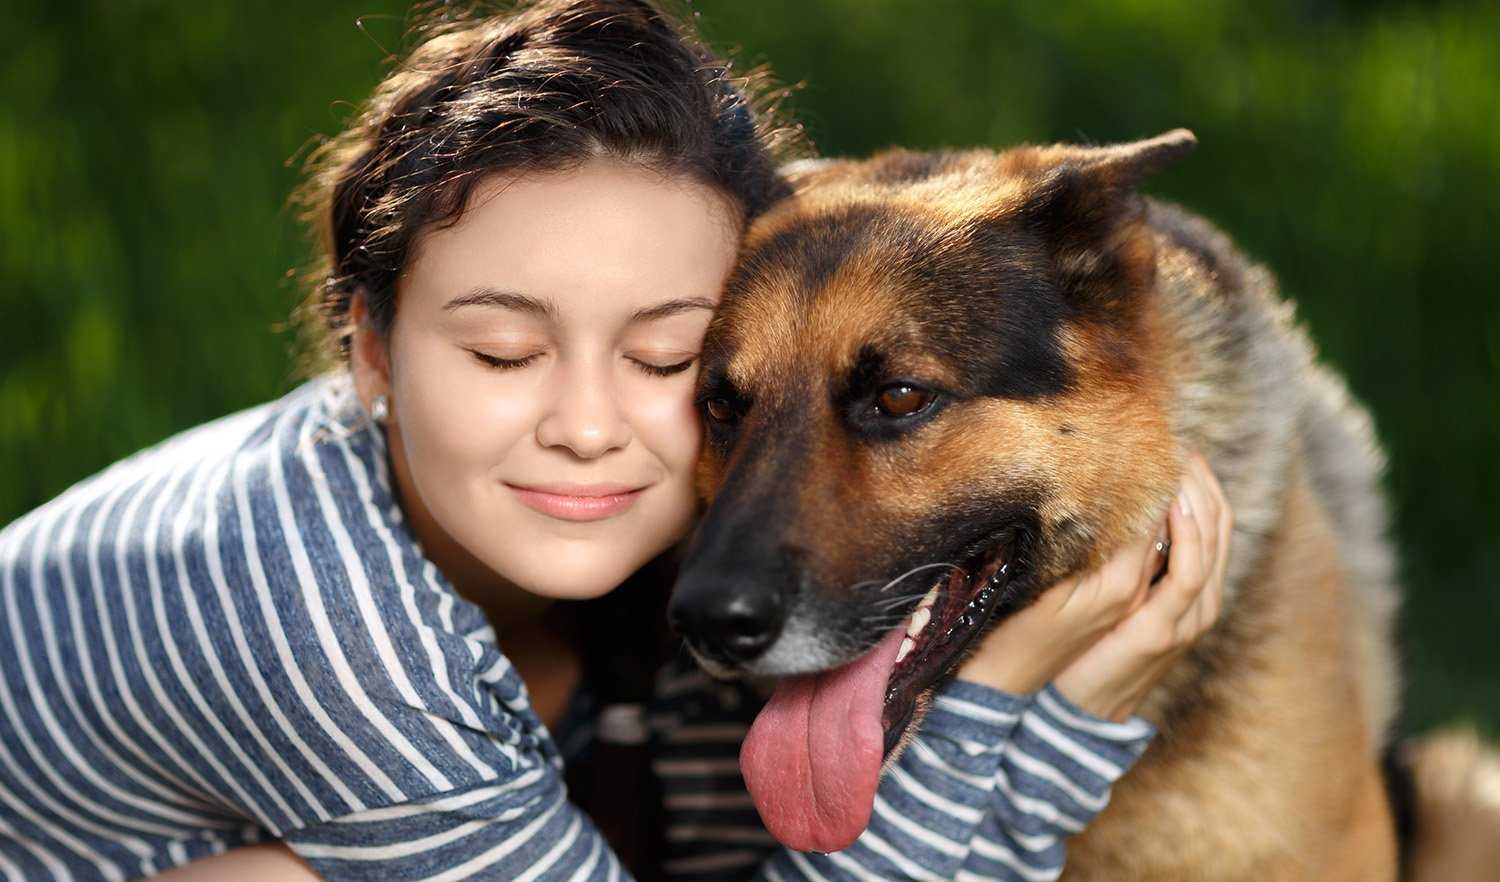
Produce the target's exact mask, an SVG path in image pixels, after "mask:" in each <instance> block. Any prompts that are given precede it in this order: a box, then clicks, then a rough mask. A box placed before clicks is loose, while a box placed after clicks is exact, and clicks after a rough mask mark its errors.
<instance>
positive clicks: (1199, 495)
mask: <svg viewBox="0 0 1500 882" xmlns="http://www.w3.org/2000/svg"><path fill="white" fill-rule="evenodd" d="M1217 484H1218V482H1217V481H1215V480H1214V476H1213V471H1212V470H1211V469H1209V467H1208V461H1207V460H1205V459H1204V458H1203V457H1202V455H1201V454H1198V453H1194V454H1192V456H1190V457H1189V458H1188V467H1187V470H1186V473H1185V474H1184V475H1183V479H1182V491H1183V492H1184V493H1186V494H1187V495H1188V498H1189V499H1190V500H1192V504H1193V519H1194V521H1195V522H1196V523H1197V524H1198V527H1199V530H1200V532H1201V533H1202V539H1203V560H1204V561H1205V562H1206V563H1208V564H1209V566H1206V567H1205V568H1204V569H1205V571H1207V570H1211V569H1212V564H1213V562H1214V561H1215V560H1216V559H1217V557H1218V551H1219V531H1218V522H1219V512H1221V511H1222V510H1223V508H1224V506H1223V505H1222V503H1221V497H1219V496H1218V494H1217V493H1215V492H1214V488H1215V487H1216V486H1217Z"/></svg>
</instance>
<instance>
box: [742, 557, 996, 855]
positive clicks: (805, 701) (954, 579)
mask: <svg viewBox="0 0 1500 882" xmlns="http://www.w3.org/2000/svg"><path fill="white" fill-rule="evenodd" d="M1014 537H1015V534H1014V533H1007V534H1006V537H1005V538H1000V539H997V540H995V541H993V542H992V543H991V544H989V545H988V548H987V550H985V551H982V552H979V553H976V554H975V555H973V556H972V557H970V558H969V559H968V560H967V561H965V563H964V564H963V566H962V567H960V568H953V569H950V570H948V571H947V572H946V573H945V575H944V576H943V577H942V578H940V579H938V580H937V581H936V582H935V583H934V584H933V585H932V587H931V589H930V590H929V591H928V592H927V593H926V595H925V596H923V597H922V598H921V600H920V601H919V602H917V603H916V604H915V606H914V607H913V608H912V611H911V613H910V615H908V616H907V617H906V618H905V620H904V621H903V623H902V624H901V625H899V626H897V627H895V628H893V629H891V630H890V631H888V632H886V633H885V634H884V635H882V636H880V637H879V639H878V641H877V642H876V643H875V645H874V646H873V648H871V649H870V650H869V651H867V652H865V653H864V654H863V655H861V656H860V657H859V658H857V659H855V660H854V661H852V662H850V663H849V664H846V665H844V666H843V667H840V668H836V669H834V670H830V671H823V672H820V673H816V674H807V675H800V676H793V677H786V678H783V679H782V680H781V681H779V682H778V684H777V686H776V691H775V692H774V693H773V694H772V696H771V699H770V700H769V701H768V702H767V703H766V706H765V708H764V709H762V710H761V712H760V714H759V716H757V717H756V719H755V723H754V725H753V726H752V727H751V730H750V733H749V735H748V736H747V737H746V739H745V742H744V746H743V748H742V749H741V752H740V770H741V772H742V773H743V775H744V778H745V784H746V786H747V788H748V789H749V790H750V795H751V797H752V798H753V799H754V801H755V805H756V808H757V809H758V810H759V812H760V816H761V820H762V821H763V822H764V823H765V825H766V829H767V830H768V831H769V832H770V833H771V834H772V835H773V836H775V837H776V838H777V839H778V840H780V841H781V842H782V843H783V844H785V845H788V846H790V847H792V848H795V849H798V850H801V851H825V852H826V851H837V850H840V849H843V848H846V847H848V846H849V845H850V844H852V843H853V842H854V840H855V839H857V838H858V837H859V835H860V834H861V833H863V832H864V829H865V827H867V826H868V825H869V820H870V815H871V812H872V809H873V805H874V800H875V789H876V787H877V786H878V785H879V782H880V770H881V767H882V765H883V764H884V763H885V761H886V760H887V758H888V757H890V756H891V755H892V754H893V751H895V749H896V748H897V747H898V746H899V745H900V744H901V743H902V740H903V739H904V738H905V736H906V733H907V730H908V729H909V728H910V727H911V725H912V724H913V722H915V721H916V720H917V716H918V712H919V711H920V710H921V709H922V703H923V701H924V697H925V695H926V694H927V693H928V691H929V690H930V689H931V688H932V687H934V686H935V685H937V683H938V682H939V681H941V680H942V679H943V678H944V677H945V676H947V675H948V674H949V673H950V672H951V671H952V669H953V668H954V666H955V665H956V664H957V663H958V661H959V659H961V658H962V657H963V654H964V652H965V650H966V649H967V647H968V646H969V645H970V644H971V643H972V642H973V640H974V638H975V637H976V636H977V635H978V634H979V633H981V632H982V631H983V630H984V627H985V625H986V623H987V622H988V621H989V619H990V617H991V616H992V615H993V614H994V612H995V610H996V609H998V608H999V607H1001V606H1002V605H1003V604H1005V603H1006V602H1007V600H1008V598H1009V596H1010V595H1011V593H1012V592H1011V591H1010V590H1009V589H1010V588H1011V587H1012V585H1013V583H1014V581H1015V579H1016V578H1017V575H1018V570H1019V569H1020V562H1019V561H1018V559H1017V551H1018V547H1019V542H1018V541H1017V540H1016V539H1015V538H1014Z"/></svg>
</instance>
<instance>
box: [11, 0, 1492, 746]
mask: <svg viewBox="0 0 1500 882" xmlns="http://www.w3.org/2000/svg"><path fill="white" fill-rule="evenodd" d="M23 5H24V4H23ZM245 9H246V8H243V7H241V8H237V7H234V6H233V5H223V4H208V5H204V4H190V3H182V2H177V3H162V2H154V3H142V2H130V3H103V2H98V0H95V2H92V3H88V4H41V3H37V4H36V5H35V8H33V9H29V10H25V9H23V10H18V11H16V12H14V13H13V14H12V15H10V16H7V21H8V22H9V23H10V27H11V29H12V30H11V33H12V35H13V39H12V40H10V41H9V43H8V48H7V53H6V55H5V57H4V59H3V60H0V96H3V100H0V316H3V317H4V320H3V321H0V415H3V416H0V522H5V521H8V520H10V519H12V518H14V517H16V516H18V515H20V514H22V513H23V512H25V511H26V510H28V509H30V508H32V507H34V506H36V505H38V504H40V503H41V502H43V501H45V500H46V499H48V498H49V497H51V496H52V495H55V494H56V493H58V492H59V491H61V490H62V489H63V488H65V487H66V486H68V485H69V484H70V483H72V482H73V481H75V480H78V479H79V478H82V477H84V476H86V475H88V474H90V473H92V472H94V471H96V470H98V469H100V468H102V467H103V466H105V465H107V464H108V463H110V462H111V461H113V460H115V459H117V458H119V457H121V456H123V455H125V454H127V453H129V452H131V451H134V450H136V449H139V448H140V447H143V446H145V445H147V444H149V443H151V442H154V441H156V440H159V439H160V438H162V437H165V436H166V435H168V434H170V433H172V432H173V431H176V430H179V429H182V428H185V427H187V426H190V425H193V424H195V423H198V422H201V421H203V420H206V419H209V418H211V417H214V416H217V415H220V414H222V413H225V412H227V411H229V410H232V409H237V408H240V407H244V406H248V405H250V404H253V403H256V402H259V401H262V400H265V399H267V398H270V397H273V396H275V395H277V394H278V393H280V392H281V391H284V390H285V389H287V388H289V387H290V385H291V384H292V383H293V382H295V375H294V371H293V367H292V362H291V360H290V358H289V356H288V352H289V349H290V344H291V342H292V341H291V337H290V335H289V334H286V333H277V331H276V328H277V326H278V325H280V324H281V323H283V322H285V320H286V318H287V315H288V313H289V311H290V308H291V306H292V305H293V304H294V303H295V301H296V300H297V299H298V297H299V296H300V292H299V291H298V290H297V289H296V287H295V285H294V283H293V282H292V281H291V280H290V278H289V277H288V271H289V270H292V269H293V268H295V267H298V266H299V265H300V263H301V261H302V260H303V257H304V255H305V251H304V250H303V249H302V247H301V244H300V243H301V241H302V239H301V235H300V232H299V231H298V230H297V228H296V224H295V222H294V218H293V217H292V216H291V213H290V211H289V210H288V209H287V208H286V197H287V194H288V193H289V191H290V189H291V187H292V186H293V185H294V183H295V182H296V179H297V169H298V162H297V157H300V156H301V155H304V154H305V152H306V150H307V148H308V146H309V145H310V143H312V141H311V139H313V138H315V137H316V136H318V135H327V134H331V133H333V132H334V131H336V130H337V128H338V126H339V125H340V123H341V122H342V121H343V120H345V119H347V118H348V116H349V114H350V113H351V106H350V104H349V103H348V102H351V101H352V102H356V103H357V102H358V101H359V100H361V99H362V98H363V96H364V95H365V94H367V92H368V90H369V89H370V87H371V86H372V85H373V84H374V82H375V81H376V80H377V79H378V78H379V76H380V75H381V74H382V73H383V72H384V71H385V70H386V69H387V66H388V61H387V50H389V49H394V48H396V47H398V46H399V45H400V42H401V34H402V31H403V25H402V16H403V15H404V13H405V10H404V6H403V5H402V4H400V3H397V2H392V0H355V2H352V3H351V2H347V0H342V2H338V3H324V4H313V5H311V6H309V5H307V4H298V3H290V2H286V0H277V2H272V3H266V4H256V5H255V6H254V11H253V12H250V11H245ZM697 9H698V11H699V14H700V15H701V19H700V20H701V21H702V23H703V24H704V25H705V27H706V28H707V30H708V33H709V36H710V37H711V38H713V39H714V41H715V42H716V44H718V45H720V46H725V47H733V46H737V47H740V52H739V56H740V57H741V58H742V59H744V60H745V61H750V62H754V61H765V62H768V63H770V64H771V65H772V66H773V67H774V68H775V69H776V71H777V73H778V74H779V75H780V77H781V78H782V79H783V80H784V81H787V82H791V83H801V84H805V85H804V86H802V87H801V88H799V89H797V92H796V94H795V96H794V99H793V101H792V105H791V106H792V108H793V109H794V110H795V111H796V112H797V114H798V116H799V118H801V119H802V120H804V121H805V122H806V123H807V125H808V129H809V131H810V132H811V134H812V136H813V138H814V140H815V141H816V143H817V144H818V146H819V148H820V149H821V150H822V152H824V153H828V154H848V155H859V154H864V153H868V152H870V151H872V150H875V149H878V148H880V147H882V146H886V145H890V144H905V145H909V146H914V147H933V146H947V145H953V146H964V145H973V144H986V145H994V146H1003V145H1008V144H1012V143H1016V142H1019V141H1053V140H1089V141H1099V142H1102V141H1111V140H1119V139H1127V138H1135V137H1141V136H1147V135H1152V134H1156V133H1158V132H1161V131H1165V130H1167V129H1170V128H1173V127H1176V126H1187V127H1189V128H1191V129H1193V130H1194V131H1195V132H1196V133H1197V134H1198V137H1199V139H1200V141H1201V146H1200V148H1199V150H1198V152H1197V153H1196V154H1195V155H1193V156H1192V157H1191V158H1190V159H1189V160H1187V161H1186V162H1185V163H1183V164H1182V165H1181V166H1180V167H1178V168H1177V169H1174V170H1172V171H1170V172H1168V173H1166V174H1164V175H1163V176H1162V177H1161V178H1160V179H1159V180H1158V181H1156V182H1154V183H1152V184H1151V185H1150V189H1151V190H1152V191H1153V192H1155V193H1157V194H1159V195H1162V196H1164V197H1167V198H1170V199H1173V200H1176V201H1179V202H1182V203H1184V204H1186V205H1187V206H1189V207H1191V208H1193V209H1195V210H1197V211H1199V212H1201V213H1203V214H1205V215H1207V216H1208V217H1210V218H1212V219H1213V220H1215V221H1216V222H1217V223H1218V224H1220V225H1221V226H1223V227H1224V228H1225V229H1226V230H1228V231H1229V232H1230V233H1231V234H1232V235H1233V236H1234V237H1235V238H1236V239H1237V240H1238V241H1239V242H1240V244H1241V245H1242V246H1243V247H1244V248H1245V250H1247V251H1248V252H1249V253H1251V254H1252V255H1254V256H1256V257H1257V258H1258V259H1260V260H1262V261H1264V262H1265V263H1266V264H1268V265H1269V266H1271V267H1272V268H1273V269H1274V270H1275V271H1276V273H1277V275H1278V276H1279V278H1280V279H1281V283H1282V287H1283V289H1284V290H1285V291H1286V292H1287V293H1288V294H1289V295H1290V296H1291V297H1293V298H1295V299H1296V300H1297V301H1298V303H1299V305H1300V314H1301V316H1302V317H1303V320H1304V321H1305V322H1306V323H1307V324H1308V325H1309V326H1310V327H1311V329H1312V332H1313V335H1314V337H1315V338H1316V339H1317V340H1318V341H1319V344H1320V345H1321V347H1322V351H1323V353H1324V356H1325V358H1326V359H1327V360H1328V361H1329V362H1331V363H1333V364H1334V365H1336V366H1337V367H1338V368H1339V369H1340V370H1342V371H1343V372H1344V374H1345V375H1346V376H1347V377H1348V378H1349V381H1350V383H1351V385H1352V387H1353V389H1354V391H1355V392H1356V394H1357V395H1358V396H1359V397H1360V398H1361V399H1363V400H1364V401H1365V402H1367V403H1368V404H1369V406H1370V407H1371V409H1372V410H1373V411H1374V414H1375V418H1376V422H1377V426H1378V428H1379V433H1380V436H1381V438H1382V440H1383V441H1384V443H1385V446H1386V449H1387V451H1388V452H1389V454H1390V459H1391V467H1390V470H1389V480H1388V487H1389V490H1390V493H1391V498H1392V502H1393V510H1394V513H1395V517H1396V522H1397V533H1398V537H1399V539H1400V542H1401V546H1402V552H1403V557H1404V560H1405V580H1406V584H1407V587H1408V604H1407V622H1408V631H1409V633H1408V639H1407V646H1408V656H1409V661H1410V675H1411V676H1410V686H1409V689H1408V698H1409V707H1410V717H1411V722H1412V723H1413V724H1414V725H1415V726H1417V727H1425V726H1427V725H1430V724H1432V723H1435V722H1438V721H1444V720H1450V719H1454V718H1460V717H1468V718H1471V719H1474V720H1477V721H1479V722H1480V723H1482V724H1483V725H1485V726H1486V727H1489V728H1491V729H1495V728H1500V661H1497V660H1496V656H1490V655H1487V654H1486V652H1487V651H1486V649H1485V647H1486V646H1488V645H1489V644H1488V641H1489V640H1491V639H1494V636H1495V634H1496V633H1497V632H1500V629H1497V624H1500V541H1497V536H1500V529H1497V527H1500V517H1497V516H1496V514H1495V513H1494V512H1491V511H1489V509H1488V503H1489V502H1490V501H1491V497H1490V495H1489V494H1492V493H1495V492H1496V491H1497V490H1500V480H1497V477H1500V465H1497V463H1496V459H1495V457H1494V456H1493V453H1494V451H1495V450H1496V448H1497V444H1496V442H1497V440H1500V394H1497V389H1500V385H1497V382H1496V381H1497V379H1500V305H1497V301H1496V298H1495V296H1494V291H1493V288H1494V283H1493V281H1492V279H1493V275H1492V273H1491V262H1492V260H1493V254H1494V244H1495V242H1496V238H1495V236H1496V230H1495V227H1496V221H1497V220H1500V218H1497V216H1496V214H1495V205H1496V195H1497V193H1500V125H1497V123H1496V110H1497V108H1500V41H1496V40H1495V39H1494V35H1495V34H1497V33H1500V6H1497V5H1496V4H1493V3H1491V4H1463V3H1451V4H1446V5H1433V4H1416V3H1391V2H1388V3H1370V4H1353V3H1334V2H1327V0H1324V2H1315V3H1291V2H1287V0H1278V2H1252V0H1208V2H1203V3H1171V2H1165V0H1080V2H1073V3H1065V4H1060V3H1041V2H1000V0H993V2H978V0H974V2H956V0H953V2H939V3H934V2H923V0H909V2H873V0H822V2H811V0H756V2H754V3H745V2H734V0H701V2H700V3H699V4H698V5H697ZM359 15H364V16H365V27H364V28H363V29H360V28H357V27H356V25H355V19H356V16H359ZM362 30H363V32H362Z"/></svg>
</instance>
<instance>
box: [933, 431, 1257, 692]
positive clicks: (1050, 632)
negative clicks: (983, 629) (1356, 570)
mask: <svg viewBox="0 0 1500 882" xmlns="http://www.w3.org/2000/svg"><path fill="white" fill-rule="evenodd" d="M1231 524H1232V518H1231V515H1230V511H1229V506H1228V504H1227V503H1226V502H1225V501H1224V496H1223V492H1222V491H1221V490H1220V488H1219V484H1218V482H1217V481H1216V480H1215V479H1214V476H1213V474H1212V472H1211V471H1210V470H1209V468H1208V463H1207V462H1205V461H1204V460H1203V458H1202V457H1201V456H1198V455H1197V454H1194V455H1193V456H1192V457H1191V458H1190V460H1189V463H1188V469H1187V473H1186V474H1185V475H1184V477H1183V483H1182V488H1181V490H1180V491H1179V493H1178V496H1177V501H1176V502H1174V503H1173V504H1172V508H1171V510H1170V511H1169V512H1168V516H1167V519H1166V523H1164V524H1161V525H1159V526H1158V530H1157V531H1156V533H1155V535H1153V536H1148V537H1146V538H1144V539H1141V540H1138V541H1135V542H1131V543H1127V544H1126V545H1125V546H1123V547H1122V548H1120V549H1119V550H1117V551H1116V552H1115V553H1114V554H1113V555H1111V556H1110V558H1109V560H1107V561H1106V562H1105V563H1104V565H1103V566H1101V567H1099V568H1098V569H1096V570H1093V571H1091V572H1089V573H1086V574H1084V575H1083V576H1073V577H1069V578H1067V579H1064V580H1063V581H1061V582H1059V583H1057V584H1056V585H1053V586H1052V587H1050V588H1048V589H1047V590H1046V591H1044V592H1043V593H1042V595H1041V596H1040V597H1038V598H1037V600H1036V602H1034V603H1033V604H1032V605H1031V606H1028V607H1027V608H1026V609H1024V610H1021V611H1020V612H1018V613H1016V614H1015V615H1013V616H1011V617H1010V618H1009V619H1007V620H1006V621H1005V622H1002V623H1001V624H1000V626H999V627H997V628H996V629H995V630H994V631H993V632H991V633H990V634H989V635H988V636H986V637H985V640H984V642H983V644H982V645H981V646H980V648H979V650H978V652H976V653H975V654H974V655H973V656H971V657H970V658H969V659H968V660H967V661H965V662H964V664H963V665H962V666H961V667H960V668H959V676H960V677H962V678H963V679H966V680H971V681H974V682H977V683H980V684H982V685H986V686H990V687H992V688H995V689H1000V690H1003V691H1006V692H1012V693H1016V694H1025V693H1029V692H1035V691H1036V690H1038V689H1040V688H1041V687H1042V686H1043V685H1045V684H1046V683H1047V682H1048V681H1051V680H1053V679H1056V681H1057V687H1058V689H1059V690H1060V691H1061V692H1062V693H1063V695H1064V696H1066V697H1067V698H1068V699H1069V700H1070V701H1072V702H1074V703H1075V704H1077V705H1079V706H1080V707H1082V708H1083V709H1084V710H1086V711H1089V712H1090V713H1093V714H1096V715H1098V716H1100V717H1104V718H1107V719H1124V718H1125V717H1128V716H1129V715H1130V713H1131V712H1132V711H1134V709H1135V708H1136V706H1138V705H1139V703H1140V701H1141V699H1142V698H1144V697H1145V695H1146V693H1148V692H1149V691H1150V690H1151V688H1152V687H1154V686H1155V685H1156V683H1157V682H1158V681H1159V680H1160V678H1161V675H1162V674H1163V673H1165V672H1166V670H1167V669H1168V668H1170V667H1171V665H1172V663H1173V662H1175V661H1176V660H1177V659H1178V658H1180V657H1181V655H1182V653H1183V652H1185V651H1186V649H1187V648H1188V647H1189V646H1191V645H1192V643H1193V641H1195V640H1196V639H1197V638H1198V636H1200V635H1201V634H1202V633H1203V632H1204V631H1206V630H1207V629H1208V628H1209V627H1211V626H1212V625H1213V623H1214V621H1215V620H1216V619H1217V618H1218V613H1219V606H1220V602H1221V599H1222V597H1223V581H1224V566H1225V562H1226V560H1227V558H1228V546H1229V530H1230V526H1231ZM1169 532H1170V538H1171V548H1170V552H1169V554H1170V559H1169V560H1168V561H1167V573H1166V575H1164V576H1163V577H1162V578H1161V580H1160V581H1159V582H1157V583H1156V584H1155V585H1153V584H1152V579H1153V577H1154V575H1155V574H1156V573H1157V572H1158V571H1159V570H1160V568H1161V564H1162V555H1161V552H1160V550H1159V549H1161V548H1162V547H1163V545H1164V543H1165V540H1166V539H1167V538H1168V533H1169Z"/></svg>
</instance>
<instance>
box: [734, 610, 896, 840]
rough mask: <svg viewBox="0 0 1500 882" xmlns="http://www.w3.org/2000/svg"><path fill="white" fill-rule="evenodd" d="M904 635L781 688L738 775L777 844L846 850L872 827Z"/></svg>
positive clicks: (758, 721) (759, 720)
mask: <svg viewBox="0 0 1500 882" xmlns="http://www.w3.org/2000/svg"><path fill="white" fill-rule="evenodd" d="M902 630H903V629H901V628H896V629H894V630H893V631H891V633H890V634H889V635H887V636H886V638H885V639H884V640H881V641H880V643H878V644H876V645H875V648H873V649H871V650H870V651H869V652H867V653H865V654H864V655H863V656H862V657H860V658H859V659H857V660H855V661H853V662H850V663H849V664H847V665H845V666H844V667H842V668H838V669H837V670H833V671H825V672H824V673H821V674H812V675H808V676H801V677H788V678H787V679H785V680H782V681H781V682H780V683H779V684H778V685H777V687H776V692H775V693H774V694H772V696H771V700H770V701H769V702H767V703H766V706H765V708H764V709H762V710H761V712H760V715H759V716H757V717H756V718H755V723H754V724H753V725H752V726H751V727H750V734H749V735H748V736H746V738H745V744H744V746H743V747H741V748H740V771H741V773H743V774H744V776H745V784H746V785H747V786H748V787H749V789H750V797H751V798H752V799H753V800H754V801H755V807H756V809H758V810H759V811H760V818H761V821H763V822H764V823H765V825H766V829H767V830H768V831H770V833H771V835H772V836H775V837H776V838H777V839H779V840H780V841H781V842H782V844H784V845H787V846H790V847H792V848H795V849H797V850H798V851H838V850H839V849H842V848H847V847H848V846H849V845H851V844H852V843H853V842H854V840H856V839H858V838H859V834H861V833H863V832H864V831H865V827H867V826H868V825H869V823H870V811H871V809H872V808H873V807H874V804H875V788H876V786H877V785H878V784H879V783H880V764H881V762H882V760H884V758H885V727H884V725H883V724H882V723H881V719H880V714H881V711H882V709H883V708H884V706H885V689H886V684H887V682H888V681H889V680H890V677H891V669H892V668H893V667H895V666H896V651H897V650H898V649H899V648H900V647H901V638H902V637H904V636H905V634H904V633H903V632H902Z"/></svg>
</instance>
